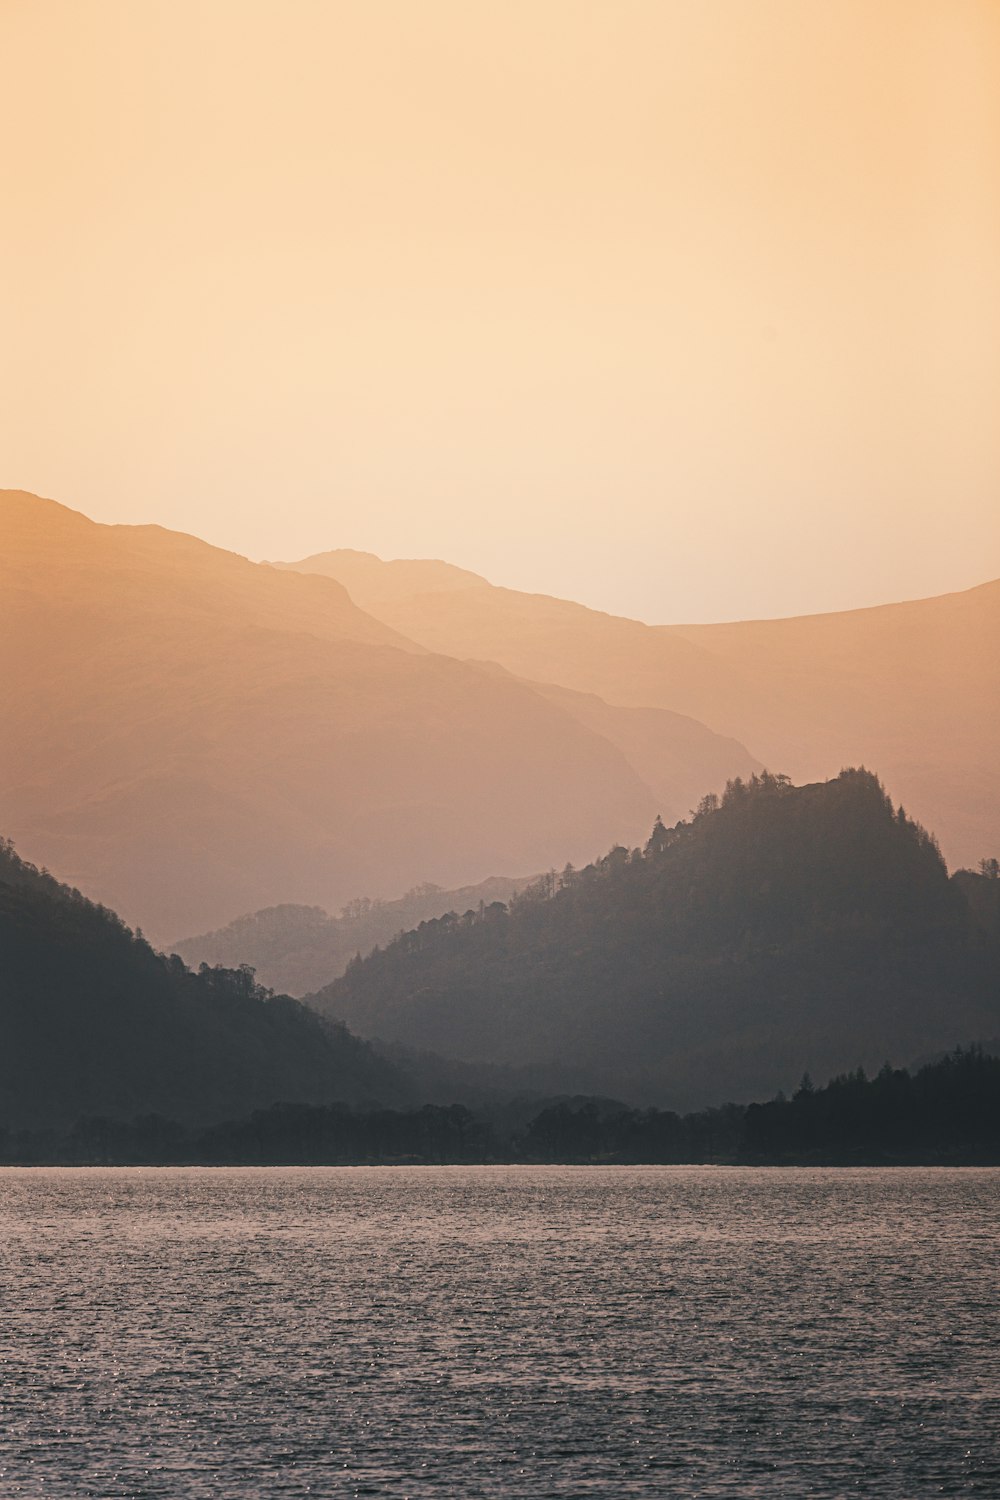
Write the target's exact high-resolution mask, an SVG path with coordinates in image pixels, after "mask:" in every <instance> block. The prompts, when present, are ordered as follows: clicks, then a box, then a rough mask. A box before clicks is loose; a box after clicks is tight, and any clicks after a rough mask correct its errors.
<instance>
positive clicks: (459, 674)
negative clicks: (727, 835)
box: [0, 491, 752, 942]
mask: <svg viewBox="0 0 1000 1500" xmlns="http://www.w3.org/2000/svg"><path fill="white" fill-rule="evenodd" d="M0 694H2V697H3V703H4V710H5V711H4V715H3V725H2V729H0V807H2V810H3V817H4V821H5V828H6V831H7V832H8V833H9V834H10V835H11V836H12V837H13V838H14V839H15V840H16V841H17V843H18V844H19V846H20V847H24V848H30V849H31V850H32V852H33V854H34V855H35V857H36V858H37V859H39V860H40V861H43V862H44V863H45V864H47V865H48V866H49V867H50V868H52V869H54V870H57V871H58V872H59V874H60V876H62V877H63V878H66V879H68V880H69V881H70V882H71V883H72V884H74V885H77V886H80V887H81V888H83V889H85V890H87V891H88V893H89V894H91V895H92V896H94V897H95V898H97V899H99V900H100V901H102V902H104V903H105V904H106V905H108V906H111V907H113V908H114V909H115V910H117V911H120V912H121V913H122V914H123V916H124V917H125V918H126V919H127V920H129V921H130V922H132V923H136V922H138V923H140V924H141V925H142V926H143V927H144V928H146V929H147V930H148V931H149V932H150V933H151V934H152V935H153V936H154V938H155V939H156V941H158V942H164V941H166V940H168V939H169V938H172V937H173V936H174V935H175V934H176V933H178V932H192V931H200V930H204V929H206V928H214V927H217V926H219V925H221V924H223V923H224V922H227V921H229V920H231V919H232V917H233V915H234V914H235V913H238V912H246V911H252V910H257V909H260V908H262V907H265V906H269V905H273V904H275V903H276V902H278V901H281V902H284V903H293V904H306V905H320V906H323V907H326V908H331V909H336V908H339V907H340V906H341V905H342V904H343V903H344V902H346V901H348V900H349V899H350V898H351V897H353V896H354V895H355V894H356V892H357V891H358V890H364V889H367V890H368V891H371V892H373V893H374V894H376V895H381V896H391V895H394V894H395V893H397V892H401V891H405V890H407V889H409V888H411V887H412V886H414V885H415V884H417V883H418V882H425V881H433V882H435V883H437V884H440V885H442V886H445V887H449V888H451V887H457V886H460V885H465V884H469V883H472V882H475V881H478V880H482V879H483V878H485V877H486V876H487V875H489V874H490V873H491V872H493V871H498V870H499V871H519V870H539V869H545V868H547V867H548V866H550V865H552V864H554V863H559V864H562V863H563V862H564V861H565V860H566V859H567V858H570V859H574V860H582V859H588V858H591V857H592V856H593V854H594V852H595V851H596V850H598V849H600V848H602V847H605V846H606V845H607V843H608V842H609V841H610V839H611V838H613V837H614V836H615V835H616V831H617V830H618V829H624V830H626V831H627V832H629V831H631V834H632V835H633V836H636V837H638V836H639V833H640V832H641V830H642V828H643V827H645V826H648V823H649V820H650V819H651V818H652V816H653V815H654V814H655V812H656V811H657V808H658V805H659V801H660V799H659V797H658V795H657V791H656V790H654V789H653V788H651V787H650V786H649V785H647V783H646V782H645V780H644V779H643V776H642V775H641V773H640V772H639V771H638V770H636V768H635V767H634V766H633V765H632V764H631V763H630V761H629V759H628V757H627V755H626V754H625V752H624V751H623V750H622V749H621V748H620V746H619V745H618V744H616V743H613V742H612V740H611V739H609V738H608V737H607V736H606V735H605V734H602V733H601V732H600V731H599V729H597V728H594V727H593V726H591V725H588V724H587V723H585V722H583V720H582V718H581V716H580V715H579V714H574V713H570V712H568V711H567V708H566V705H565V704H562V703H560V702H558V701H555V700H554V699H552V698H551V697H549V696H546V695H545V694H543V693H540V692H537V691H535V689H534V688H533V686H531V685H529V684H526V683H522V682H518V681H516V680H514V679H513V678H512V677H511V676H509V675H506V674H498V673H496V672H495V671H484V670H482V669H480V668H478V667H476V666H475V665H472V664H468V663H463V662H459V661H456V660H453V659H451V658H449V657H447V656H442V655H437V654H432V653H431V652H429V651H428V650H426V648H424V647H422V646H419V645H415V644H413V643H411V642H409V641H408V640H406V639H405V638H404V637H403V636H401V635H400V634H399V633H398V632H396V631H394V630H393V629H391V628H390V627H387V626H386V625H385V624H383V623H382V622H380V621H378V620H376V619H375V618H373V617H372V616H371V615H369V614H367V613H366V612H365V611H364V610H363V609H361V608H359V607H358V606H357V605H356V604H354V603H353V602H352V601H351V599H350V597H349V595H348V594H347V593H346V591H345V590H344V588H343V587H342V586H341V585H340V584H339V583H337V582H336V581H335V580H333V579H329V578H324V577H314V576H308V577H304V576H301V575H300V574H298V573H294V572H287V571H281V570H279V569H276V568H272V567H270V566H268V565H266V564H256V563H251V562H248V561H247V560H246V559H245V558H240V557H237V556H235V555H234V554H232V553H228V552H225V551H222V550H220V549H219V548H216V547H210V546H208V545H207V544H205V543H203V542H199V541H197V540H196V539H195V538H192V537H187V536H180V535H177V534H176V533H172V532H169V531H164V530H162V529H161V528H159V527H128V526H100V525H96V524H95V523H93V522H91V521H89V520H87V519H86V518H85V517H84V516H81V515H79V514H77V513H75V512H73V511H71V510H67V509H66V508H65V507H63V506H60V505H57V504H55V503H54V502H52V501H47V500H41V499H39V498H38V497H36V496H31V495H27V494H23V493H21V492H12V491H6V492H0ZM722 759H723V761H725V760H726V756H725V755H723V757H722ZM748 764H751V765H752V761H749V758H748V757H747V755H746V752H744V751H742V749H740V748H738V747H737V748H736V749H734V750H733V753H732V755H731V757H730V769H729V774H735V773H736V772H738V771H739V770H740V769H743V768H746V766H747V765H748ZM722 779H723V780H724V777H723V778H722ZM719 784H720V785H721V780H720V783H719Z"/></svg>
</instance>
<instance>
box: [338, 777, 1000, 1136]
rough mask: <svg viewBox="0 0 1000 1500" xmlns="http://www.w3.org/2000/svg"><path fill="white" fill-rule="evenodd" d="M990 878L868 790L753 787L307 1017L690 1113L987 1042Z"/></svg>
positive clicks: (415, 942)
mask: <svg viewBox="0 0 1000 1500" xmlns="http://www.w3.org/2000/svg"><path fill="white" fill-rule="evenodd" d="M992 884H993V882H990V881H989V880H988V879H987V877H986V876H976V875H970V874H968V873H967V872H965V873H963V874H962V875H961V876H960V877H959V878H956V879H953V880H949V878H948V873H947V870H946V868H945V865H944V863H943V861H942V859H941V856H940V854H939V852H938V849H937V847H936V845H935V843H934V841H933V839H932V838H931V837H930V836H929V835H928V834H926V833H925V832H924V831H923V830H922V829H921V828H920V827H919V826H918V825H917V824H915V823H914V822H912V821H911V820H910V819H909V818H908V817H907V816H906V815H905V813H904V812H903V810H902V809H899V810H897V809H895V808H894V807H893V805H892V803H891V802H890V800H889V798H888V797H887V796H886V794H885V792H884V790H883V788H882V786H881V785H880V783H879V782H878V780H877V778H876V777H875V776H874V775H872V774H871V773H869V772H867V771H864V770H854V771H845V772H844V773H842V774H841V775H840V776H839V777H837V778H836V779H835V780H833V781H830V782H824V783H818V784H814V785H810V786H804V787H794V786H792V785H790V784H789V782H788V781H787V779H786V778H783V777H777V776H771V775H767V774H765V775H762V776H755V777H753V778H752V779H751V780H750V781H749V782H745V783H744V782H741V781H737V782H734V783H731V784H730V786H729V788H728V789H727V791H726V794H725V795H724V797H723V798H722V799H721V801H720V800H719V799H716V798H706V799H705V800H704V802H703V803H702V805H701V807H700V809H699V811H698V813H697V814H696V815H695V816H694V817H693V818H692V820H691V821H690V822H685V823H679V824H677V825H676V826H675V827H673V828H664V827H663V826H662V825H661V824H657V826H656V827H655V828H654V830H653V834H652V837H651V838H650V840H649V842H648V844H647V845H646V847H645V848H644V849H632V850H628V849H625V848H616V849H613V850H612V851H611V852H610V854H608V855H607V856H606V857H605V858H604V859H602V860H600V861H598V862H597V863H596V864H593V865H590V866H588V867H587V868H586V869H584V870H578V871H576V870H572V869H570V868H567V869H566V870H565V871H564V872H563V873H562V875H561V876H558V877H554V876H553V877H550V878H548V879H547V880H543V881H541V882H539V883H537V884H536V885H535V886H534V887H532V888H530V889H529V890H527V891H525V892H523V893H521V894H520V895H519V896H518V897H516V898H515V899H514V900H513V901H512V902H511V903H510V905H509V906H506V907H505V906H503V905H500V904H496V905H493V906H489V907H484V908H481V909H479V910H477V911H470V912H467V913H466V914H465V915H464V916H457V915H451V916H446V917H443V918H441V919H439V920H437V921H433V922H427V923H423V924H421V926H420V927H419V928H417V929H416V931H413V932H409V933H406V934H404V935H402V936H401V937H399V938H397V939H396V940H395V941H394V942H393V943H391V944H390V945H389V946H388V947H387V948H386V949H384V950H383V951H376V952H375V953H374V954H372V955H371V956H370V957H369V958H367V959H365V960H363V961H359V962H356V963H354V964H352V965H351V966H350V967H349V968H348V970H347V972H346V974H345V975H344V976H343V977H342V978H341V979H339V980H337V981H336V982H335V983H333V984H332V985H330V986H328V987H327V988H326V989H325V990H323V991H321V992H320V993H319V994H318V995H316V996H314V997H313V1003H314V1004H315V1005H316V1007H317V1009H319V1010H320V1012H321V1013H322V1014H324V1015H327V1016H329V1017H333V1018H337V1019H338V1020H342V1021H344V1022H345V1023H346V1024H347V1025H349V1026H350V1027H351V1028H352V1029H353V1030H355V1031H357V1032H358V1033H359V1034H361V1035H363V1036H369V1037H378V1038H381V1039H383V1040H385V1041H390V1042H395V1043H402V1044H405V1045H407V1046H411V1047H424V1048H430V1049H434V1050H437V1051H439V1052H442V1053H448V1054H451V1055H453V1056H457V1057H460V1058H463V1059H466V1060H470V1061H471V1060H476V1061H484V1062H485V1061H488V1062H493V1063H502V1064H506V1065H512V1066H521V1067H523V1066H534V1067H536V1068H537V1067H548V1068H549V1069H551V1073H552V1078H553V1080H558V1085H559V1086H562V1087H565V1085H566V1083H567V1082H569V1081H570V1080H571V1081H572V1087H574V1088H576V1089H578V1090H579V1091H581V1092H595V1093H602V1094H611V1095H615V1096H620V1097H625V1098H628V1099H631V1100H633V1101H636V1102H639V1101H643V1100H645V1101H649V1102H657V1103H665V1104H669V1105H670V1106H671V1107H674V1108H693V1107H699V1106H701V1105H704V1104H706V1103H708V1102H710V1101H711V1100H713V1099H719V1098H726V1097H729V1098H737V1099H751V1098H754V1097H756V1098H761V1097H767V1096H768V1095H770V1094H772V1093H773V1092H774V1091H775V1090H776V1089H778V1088H782V1087H784V1088H788V1087H790V1086H792V1085H793V1084H794V1081H795V1080H796V1079H797V1078H798V1077H799V1076H800V1075H801V1071H802V1068H803V1066H809V1067H811V1068H812V1069H813V1070H814V1071H815V1072H816V1073H817V1074H819V1075H821V1076H823V1075H825V1076H830V1075H833V1074H837V1073H841V1072H844V1071H847V1070H851V1069H854V1068H856V1067H858V1066H859V1065H863V1066H865V1067H867V1068H869V1069H875V1068H878V1067H879V1066H880V1064H881V1062H882V1061H883V1059H884V1058H885V1057H887V1056H892V1057H897V1058H898V1057H903V1058H915V1057H920V1056H927V1055H929V1054H933V1053H939V1052H942V1051H945V1050H947V1049H948V1048H950V1047H952V1046H954V1045H955V1044H956V1043H958V1042H967V1041H968V1042H971V1041H975V1040H976V1039H978V1038H983V1037H989V1036H993V1035H996V1034H997V1032H998V1031H1000V984H998V976H1000V940H998V935H997V931H996V928H995V925H993V926H991V920H992V919H991V917H990V911H991V909H992V908H991V903H990V901H989V900H988V899H986V898H985V896H984V893H983V891H982V890H981V887H982V886H987V885H989V886H992Z"/></svg>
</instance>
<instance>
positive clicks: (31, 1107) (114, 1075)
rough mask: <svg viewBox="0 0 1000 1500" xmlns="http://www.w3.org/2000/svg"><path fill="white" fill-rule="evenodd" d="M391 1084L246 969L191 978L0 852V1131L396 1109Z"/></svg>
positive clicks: (175, 962) (337, 1032)
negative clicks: (90, 1119)
mask: <svg viewBox="0 0 1000 1500" xmlns="http://www.w3.org/2000/svg"><path fill="white" fill-rule="evenodd" d="M407 1097H408V1096H407V1091H406V1088H405V1085H404V1084H403V1082H402V1080H401V1077H400V1075H399V1074H398V1072H397V1070H396V1069H395V1068H393V1067H392V1066H390V1065H389V1064H388V1063H386V1062H384V1061H383V1060H381V1059H380V1058H378V1057H376V1056H375V1055H374V1054H373V1053H372V1051H371V1050H370V1048H368V1047H367V1046H366V1045H365V1044H364V1043H362V1042H359V1041H358V1040H357V1039H356V1038H355V1037H352V1036H351V1035H349V1034H348V1033H347V1032H346V1031H345V1030H344V1029H343V1028H342V1027H332V1026H329V1025H327V1024H325V1023H324V1022H322V1021H321V1020H320V1019H319V1018H318V1017H317V1016H316V1015H315V1014H314V1013H313V1012H311V1011H309V1010H307V1009H306V1008H305V1007H304V1006H302V1005H300V1004H299V1003H298V1002H297V1001H295V1000H290V999H289V998H288V997H287V996H274V995H271V994H269V993H268V992H267V991H265V990H263V989H261V988H260V987H259V986H258V985H257V984H256V983H255V982H254V977H253V973H252V971H251V970H248V969H237V970H226V969H209V968H204V969H203V970H202V971H201V972H200V973H197V974H195V973H192V972H191V971H190V970H189V969H187V968H186V967H185V965H184V964H183V963H182V961H181V960H180V959H179V958H177V957H176V956H175V957H171V958H164V957H163V956H162V955H160V954H157V953H154V951H153V950H152V948H151V947H150V946H149V944H148V943H146V942H145V940H144V939H143V938H142V937H141V936H140V935H138V934H133V933H132V932H131V931H130V930H129V929H128V928H127V927H126V926H125V924H124V923H123V922H122V921H121V920H120V919H119V918H118V917H116V916H115V914H114V913H113V912H110V911H108V910H106V909H105V908H104V907H101V906H96V905H94V904H93V903H91V902H90V901H87V900H86V899H85V898H84V897H83V896H81V894H80V893H79V891H76V890H71V889H69V888H68V887H66V886H64V885H60V884H59V882H58V881H56V880H54V879H53V878H52V877H51V876H50V875H48V874H46V873H44V872H40V871H38V870H37V869H36V868H35V867H34V866H33V865H30V864H27V863H25V862H24V861H23V860H21V859H20V858H19V857H18V856H17V854H16V853H15V852H14V849H13V847H12V846H11V844H10V843H9V842H7V841H0V1126H4V1127H8V1128H11V1127H20V1126H25V1125H28V1126H52V1127H64V1126H66V1125H68V1124H72V1122H73V1121H75V1120H76V1119H77V1118H78V1117H80V1116H81V1115H85V1114H96V1113H100V1114H107V1115H112V1116H116V1117H118V1118H131V1117H133V1116H135V1115H137V1114H148V1113H153V1112H156V1113H162V1114H168V1115H171V1116H173V1117H175V1118H178V1119H181V1120H190V1121H207V1120H214V1119H220V1118H223V1117H225V1116H227V1115H231V1114H236V1113H243V1112H245V1111H247V1110H249V1109H253V1108H260V1107H266V1106H269V1105H271V1104H274V1103H275V1102H277V1101H278V1100H302V1101H311V1102H314V1103H325V1102H332V1101H334V1100H347V1101H353V1102H355V1103H363V1102H366V1101H373V1100H382V1101H383V1102H389V1103H392V1102H395V1101H398V1100H401V1099H406V1098H407Z"/></svg>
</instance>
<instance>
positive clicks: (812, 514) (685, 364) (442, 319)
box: [0, 0, 1000, 622]
mask: <svg viewBox="0 0 1000 1500" xmlns="http://www.w3.org/2000/svg"><path fill="white" fill-rule="evenodd" d="M0 70H2V73H0V78H2V82H0V203H2V204H3V211H4V220H5V223H4V233H3V235H2V236H0V485H6V486H14V487H21V488H25V489H29V490H33V491H36V492H38V493H41V494H46V495H50V496H52V497H53V498H56V499H58V500H61V501H63V502H64V503H66V504H68V505H71V506H73V507H74V508H77V509H81V510H83V511H85V512H86V513H87V514H88V515H90V516H92V517H94V518H95V519H97V520H103V521H126V522H149V521H152V522H158V523H160V524H162V525H164V526H170V527H174V528H177V529H181V530H185V531H191V532H194V533H196V534H197V535H199V536H202V537H205V538H206V539H207V540H209V541H211V542H214V543H217V544H219V545H222V546H226V547H230V548H232V549H234V550H236V551H239V552H241V553H244V554H246V555H248V556H250V557H254V558H275V559H277V558H282V559H291V558H296V557H300V556H303V555H305V554H308V553H312V552H316V551H320V550H325V549H327V548H332V547H339V546H347V547H356V548H360V549H363V550H368V551H373V552H377V553H379V554H380V555H382V556H384V557H428V556H431V557H433V556H436V557H444V558H446V559H448V560H449V561H452V562H455V563H459V564H461V565H463V566H465V567H469V568H473V569H475V570H476V571H478V572H481V573H484V574H486V575H487V576H488V577H489V578H491V579H492V580H493V581H494V582H498V583H503V584H508V585H510V586H512V587H516V588H524V589H530V590H536V591H540V592H546V593H553V594H558V595H561V596H564V597H570V598H576V599H579V600H581V601H583V602H585V603H588V604H591V605H594V606H596V607H598V608H601V609H607V610H611V611H614V612H616V613H622V614H629V615H633V616H636V617H638V618H641V619H646V620H649V621H652V622H673V621H701V620H714V619H735V618H745V617H754V616H772V615H789V614H798V613H806V612H815V611H821V610H830V609H845V608H851V607H855V606H858V605H865V604H871V603H878V602H883V601H888V600H896V599H902V598H909V597H918V596H923V595H928V594H934V593H941V592H945V591H948V590H952V589H957V588H965V587H969V586H971V585H973V584H976V583H978V582H982V581H984V580H986V579H988V578H991V577H996V576H998V575H1000V420H998V417H1000V5H998V4H996V3H995V0H877V3H873V0H827V3H819V0H598V3H594V0H503V3H494V0H490V3H486V0H420V3H419V4H415V3H413V0H315V3H314V0H142V3H139V4H136V3H134V0H0Z"/></svg>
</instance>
